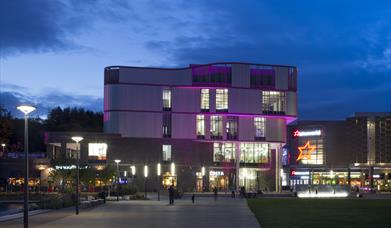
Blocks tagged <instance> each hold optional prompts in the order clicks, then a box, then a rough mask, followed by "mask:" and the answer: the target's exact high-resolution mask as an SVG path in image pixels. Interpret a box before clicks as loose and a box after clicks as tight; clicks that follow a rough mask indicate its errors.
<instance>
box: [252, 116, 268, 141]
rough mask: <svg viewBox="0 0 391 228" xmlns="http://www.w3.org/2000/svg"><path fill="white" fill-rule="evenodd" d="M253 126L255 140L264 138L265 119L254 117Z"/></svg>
mask: <svg viewBox="0 0 391 228" xmlns="http://www.w3.org/2000/svg"><path fill="white" fill-rule="evenodd" d="M254 126H255V138H256V139H257V138H264V137H265V118H263V117H255V118H254Z"/></svg>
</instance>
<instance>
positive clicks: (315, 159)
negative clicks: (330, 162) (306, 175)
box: [298, 138, 324, 165]
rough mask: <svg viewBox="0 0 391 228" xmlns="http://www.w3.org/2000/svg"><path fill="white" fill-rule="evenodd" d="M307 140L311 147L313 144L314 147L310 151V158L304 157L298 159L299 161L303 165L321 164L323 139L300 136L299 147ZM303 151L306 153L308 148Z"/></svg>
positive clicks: (322, 161) (322, 159) (322, 160)
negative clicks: (309, 138)
mask: <svg viewBox="0 0 391 228" xmlns="http://www.w3.org/2000/svg"><path fill="white" fill-rule="evenodd" d="M307 142H309V145H310V146H311V147H313V146H315V149H314V150H313V151H312V152H311V159H307V158H306V157H304V158H303V159H300V160H299V163H300V164H305V165H323V163H324V157H323V139H322V138H316V139H311V140H308V138H301V139H299V147H302V146H304V145H305V144H306V143H307ZM303 152H304V153H308V149H307V148H305V149H303ZM298 154H300V151H298Z"/></svg>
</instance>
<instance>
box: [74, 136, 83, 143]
mask: <svg viewBox="0 0 391 228" xmlns="http://www.w3.org/2000/svg"><path fill="white" fill-rule="evenodd" d="M83 139H84V138H83V137H81V136H73V137H72V140H73V141H75V142H77V143H79V142H80V141H82V140H83Z"/></svg>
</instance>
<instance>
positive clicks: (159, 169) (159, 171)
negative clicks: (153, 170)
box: [157, 163, 162, 176]
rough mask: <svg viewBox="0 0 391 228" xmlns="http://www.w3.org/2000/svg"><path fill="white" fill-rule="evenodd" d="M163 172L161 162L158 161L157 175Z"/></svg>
mask: <svg viewBox="0 0 391 228" xmlns="http://www.w3.org/2000/svg"><path fill="white" fill-rule="evenodd" d="M161 174H162V167H161V165H160V163H157V175H158V176H160V175H161Z"/></svg>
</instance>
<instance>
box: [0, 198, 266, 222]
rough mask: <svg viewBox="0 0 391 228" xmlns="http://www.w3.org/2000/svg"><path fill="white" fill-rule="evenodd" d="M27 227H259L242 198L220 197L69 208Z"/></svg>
mask: <svg viewBox="0 0 391 228" xmlns="http://www.w3.org/2000/svg"><path fill="white" fill-rule="evenodd" d="M21 225H22V220H21V219H17V220H13V221H8V222H5V223H0V227H21ZM30 227H39V228H48V227H59V228H62V227H64V228H65V227H66V228H70V227H72V228H78V227H83V228H86V227H111V228H119V227H137V228H138V227H140V228H144V227H186V228H192V227H197V228H200V227H201V228H208V227H214V228H215V227H225V228H230V227H232V228H234V227H235V228H239V227H246V228H251V227H260V226H259V224H258V222H257V220H256V218H255V216H254V215H253V213H252V212H251V211H250V209H249V208H248V207H247V203H246V201H245V200H244V199H240V198H235V199H231V198H228V197H221V198H218V200H216V201H215V200H214V199H213V198H212V197H197V198H196V202H195V204H192V202H191V200H190V198H189V197H185V198H184V199H181V200H176V201H175V204H174V205H169V204H168V199H167V198H166V197H162V200H161V201H157V200H148V201H119V202H108V203H107V204H105V205H102V206H98V207H96V208H93V209H85V210H82V211H81V212H80V214H79V215H74V212H73V210H72V208H67V209H62V210H56V211H53V212H49V213H45V214H39V215H35V216H32V217H30Z"/></svg>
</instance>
